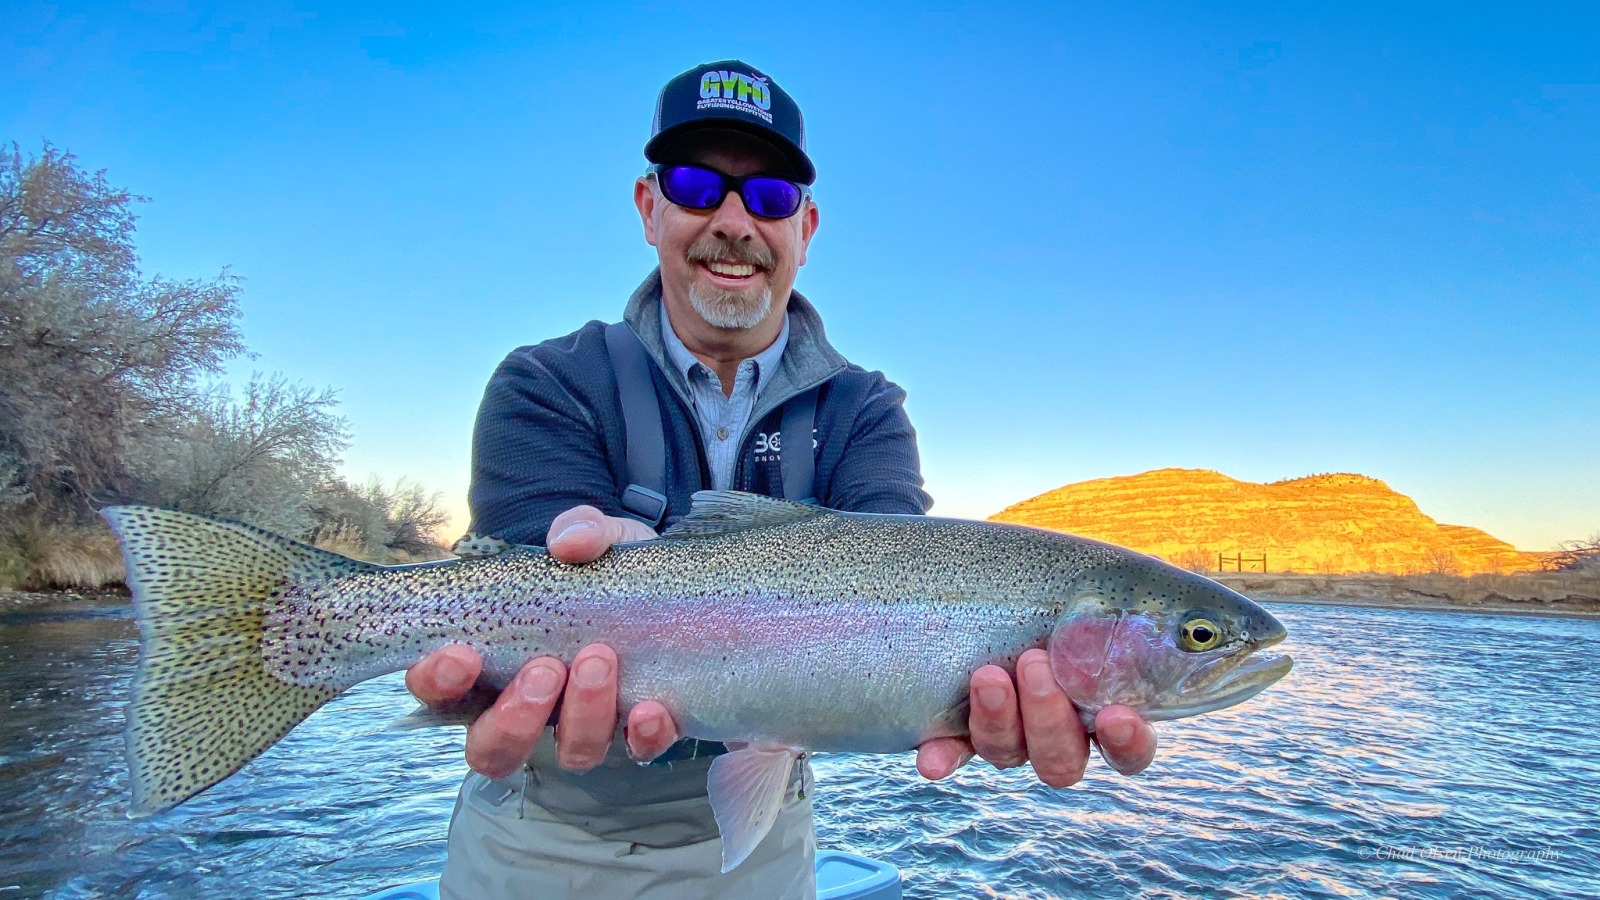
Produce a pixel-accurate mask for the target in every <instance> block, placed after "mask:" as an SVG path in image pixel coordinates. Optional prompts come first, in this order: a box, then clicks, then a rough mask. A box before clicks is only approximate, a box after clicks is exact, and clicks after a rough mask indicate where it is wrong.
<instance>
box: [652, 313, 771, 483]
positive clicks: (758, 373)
mask: <svg viewBox="0 0 1600 900" xmlns="http://www.w3.org/2000/svg"><path fill="white" fill-rule="evenodd" d="M661 339H662V342H663V343H665V344H666V346H667V358H668V359H670V360H672V365H673V366H674V367H675V368H677V370H678V372H679V373H680V374H682V375H683V378H684V380H685V381H687V382H688V383H689V396H690V398H691V399H692V400H693V401H694V415H695V420H696V421H697V422H699V424H700V437H701V439H702V440H703V441H704V442H705V446H706V462H707V464H708V465H709V466H710V469H711V487H712V488H713V489H715V490H719V491H725V490H727V489H728V488H729V487H730V486H732V484H733V470H734V468H735V467H736V465H737V463H738V461H739V446H740V444H741V443H742V441H741V438H743V437H744V429H745V426H747V425H748V424H749V423H750V413H751V412H752V411H753V410H754V409H755V405H756V398H757V397H759V396H760V395H761V388H762V386H763V385H765V384H767V383H769V382H771V380H772V379H771V373H772V372H774V371H776V369H777V367H778V360H779V359H781V358H782V357H783V349H784V347H786V346H788V344H789V315H788V313H784V316H783V330H782V331H780V332H778V339H777V340H775V341H773V342H772V346H770V347H768V348H767V349H765V350H763V351H761V352H760V353H757V354H756V355H755V356H752V357H750V358H749V359H745V360H741V361H740V362H739V370H738V372H737V374H735V375H734V379H733V393H732V394H727V395H724V394H723V393H722V380H721V379H719V378H718V377H717V373H716V372H713V371H711V368H710V367H709V366H707V365H706V364H705V363H702V362H701V361H700V360H698V359H696V358H695V355H694V354H693V353H690V352H689V348H688V347H686V346H684V343H683V341H682V340H681V339H680V338H679V337H678V334H677V332H675V331H673V330H672V320H671V319H670V318H668V317H667V304H666V303H662V304H661Z"/></svg>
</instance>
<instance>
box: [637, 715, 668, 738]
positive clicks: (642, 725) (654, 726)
mask: <svg viewBox="0 0 1600 900" xmlns="http://www.w3.org/2000/svg"><path fill="white" fill-rule="evenodd" d="M633 733H634V734H636V735H638V736H639V737H642V738H646V739H648V738H653V737H655V736H656V735H657V734H660V733H661V720H660V719H657V718H656V717H654V716H646V717H645V718H643V719H640V720H639V724H637V725H635V726H633Z"/></svg>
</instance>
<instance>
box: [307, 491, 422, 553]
mask: <svg viewBox="0 0 1600 900" xmlns="http://www.w3.org/2000/svg"><path fill="white" fill-rule="evenodd" d="M312 514H313V515H314V516H315V518H316V520H317V522H318V523H319V524H318V528H317V534H318V542H319V543H318V546H323V544H322V543H321V542H322V541H323V540H327V541H329V542H333V541H336V540H337V541H338V542H341V543H343V544H344V545H345V546H348V547H349V548H350V550H349V551H348V552H347V551H346V550H338V552H341V553H345V555H347V556H356V557H359V558H361V559H369V560H374V561H379V562H410V561H414V560H422V559H440V558H443V557H445V556H448V555H449V554H448V553H447V552H446V550H445V548H444V545H443V544H442V543H441V541H440V540H439V536H438V531H439V529H440V528H441V527H443V525H444V523H445V522H446V521H447V520H448V519H449V514H448V513H446V512H445V511H444V510H443V509H442V508H440V506H439V495H438V494H437V493H434V494H429V493H427V492H426V491H425V490H423V488H422V486H421V485H420V484H417V483H415V482H412V481H408V480H406V479H404V478H402V479H400V480H399V481H397V482H395V485H394V487H393V488H389V487H387V486H385V485H384V484H383V482H381V481H379V480H377V479H372V480H370V481H368V482H367V483H366V484H365V485H363V486H361V487H355V486H352V485H350V484H349V483H347V482H345V481H342V480H332V481H329V482H327V483H325V484H324V485H323V486H322V488H321V489H320V490H319V491H318V492H317V496H316V499H315V501H314V503H313V505H312ZM327 549H335V548H334V547H332V546H329V547H328V548H327Z"/></svg>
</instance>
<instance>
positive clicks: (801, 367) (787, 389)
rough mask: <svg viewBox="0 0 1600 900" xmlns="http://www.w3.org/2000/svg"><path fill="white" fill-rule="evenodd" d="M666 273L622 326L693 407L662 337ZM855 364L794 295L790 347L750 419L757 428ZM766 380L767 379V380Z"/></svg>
mask: <svg viewBox="0 0 1600 900" xmlns="http://www.w3.org/2000/svg"><path fill="white" fill-rule="evenodd" d="M660 307H661V270H660V269H659V268H657V269H653V270H651V272H650V274H649V275H648V276H646V277H645V280H644V283H643V284H641V285H639V287H638V289H636V290H635V291H634V292H633V296H632V297H629V298H628V307H627V309H626V310H625V311H624V312H623V314H622V320H623V321H624V322H627V323H628V327H630V328H632V329H633V333H634V334H636V335H638V336H639V340H640V342H641V343H643V344H644V348H645V351H646V352H648V353H649V354H650V358H651V359H653V360H655V363H656V365H657V366H658V367H659V368H660V369H661V371H662V372H663V373H665V374H666V376H667V380H668V381H669V382H670V383H671V384H672V387H673V390H675V391H676V392H677V394H678V398H679V399H680V400H682V401H683V402H684V403H685V404H688V405H690V406H691V407H692V406H693V403H692V401H691V400H690V399H689V385H688V383H687V382H686V381H685V380H684V378H683V373H682V372H679V371H678V367H677V366H674V365H673V364H672V361H671V360H670V359H669V358H668V357H667V345H666V341H665V339H664V338H663V337H662V336H661V322H662V316H661V309H660ZM847 365H849V363H848V362H847V361H846V360H845V358H844V357H843V356H841V355H839V351H837V350H835V349H833V345H831V344H829V343H828V338H827V335H826V334H824V333H823V330H822V316H820V315H818V314H817V308H816V307H814V306H812V305H811V301H809V300H807V299H806V298H805V297H803V296H802V295H801V294H800V292H799V291H790V292H789V345H788V346H787V347H785V348H784V351H783V358H782V359H781V360H779V363H778V367H777V371H776V372H775V373H774V374H773V376H772V381H771V382H769V383H768V384H767V385H766V387H764V388H763V389H762V390H761V396H760V399H758V400H757V401H756V408H755V409H754V410H753V411H752V414H751V416H750V421H751V423H752V424H753V423H755V422H758V421H760V420H761V417H762V416H765V415H766V414H767V413H769V412H771V411H772V410H773V409H776V408H777V407H778V406H781V405H782V404H783V403H784V401H786V400H788V399H789V398H790V397H793V396H794V395H796V394H798V393H801V392H802V391H807V390H810V389H811V388H813V387H816V386H817V385H819V384H821V383H823V382H824V381H827V380H828V379H829V378H832V377H833V376H835V375H837V374H839V373H840V372H841V371H843V370H844V368H845V366H847ZM762 377H763V378H765V377H766V376H765V375H763V376H762Z"/></svg>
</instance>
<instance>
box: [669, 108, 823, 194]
mask: <svg viewBox="0 0 1600 900" xmlns="http://www.w3.org/2000/svg"><path fill="white" fill-rule="evenodd" d="M697 131H737V132H739V133H741V134H745V135H749V136H750V137H753V138H755V139H756V140H759V141H761V142H762V143H763V144H766V145H767V146H769V147H771V148H772V149H773V150H774V151H776V152H777V154H778V155H779V156H780V157H782V158H783V160H784V162H785V163H786V164H787V165H788V167H789V172H787V173H786V174H788V175H789V177H791V178H793V179H794V180H795V181H798V182H800V183H801V184H811V183H813V182H815V181H816V180H817V168H816V166H813V165H812V164H811V158H810V157H808V156H806V154H805V151H803V150H801V149H800V148H799V147H796V146H795V145H794V144H793V143H792V142H790V141H789V139H787V138H785V137H784V136H783V135H781V134H778V133H777V132H775V131H773V130H772V129H770V128H762V127H760V126H758V125H753V124H751V123H750V122H749V121H747V120H744V119H736V118H731V117H730V118H726V119H724V118H721V117H715V116H704V117H702V118H698V119H695V120H694V121H692V122H680V123H679V124H677V125H674V126H672V127H671V128H668V129H665V130H663V131H662V132H661V133H660V134H657V135H656V136H655V137H652V138H651V139H650V140H649V141H648V142H647V143H646V144H645V145H644V158H645V159H648V160H649V161H651V162H653V163H659V162H672V161H673V160H671V159H669V158H667V157H671V156H674V155H675V154H677V153H680V152H682V150H683V148H684V146H685V145H687V144H689V143H690V142H692V140H693V138H694V137H695V132H697Z"/></svg>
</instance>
